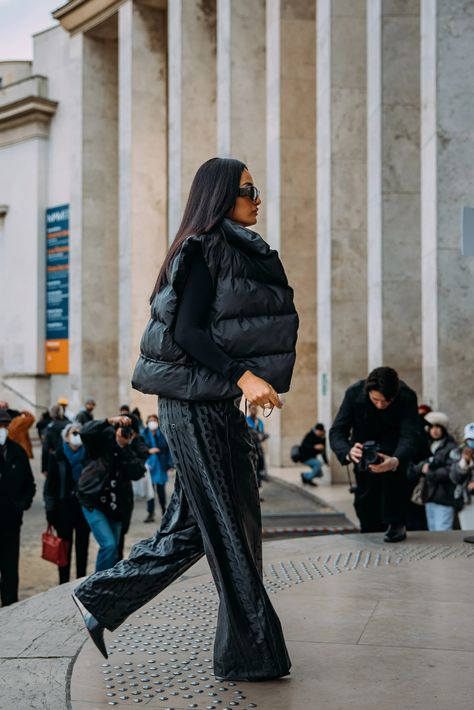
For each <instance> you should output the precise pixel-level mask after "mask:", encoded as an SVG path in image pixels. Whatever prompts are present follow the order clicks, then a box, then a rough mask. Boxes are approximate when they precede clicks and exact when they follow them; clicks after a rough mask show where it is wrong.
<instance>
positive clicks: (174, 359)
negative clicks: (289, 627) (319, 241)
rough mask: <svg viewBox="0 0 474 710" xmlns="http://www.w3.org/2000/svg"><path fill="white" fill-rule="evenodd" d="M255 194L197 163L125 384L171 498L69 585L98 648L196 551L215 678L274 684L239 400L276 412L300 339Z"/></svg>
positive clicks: (220, 165)
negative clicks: (210, 592) (148, 524)
mask: <svg viewBox="0 0 474 710" xmlns="http://www.w3.org/2000/svg"><path fill="white" fill-rule="evenodd" d="M259 204H260V198H259V190H258V188H257V187H256V186H255V185H254V183H253V179H252V176H251V175H250V173H249V171H248V169H247V167H246V166H245V165H244V164H243V163H242V162H240V161H238V160H234V159H231V158H213V159H211V160H209V161H207V162H206V163H204V164H203V165H202V166H201V167H200V168H199V170H198V171H197V173H196V176H195V178H194V180H193V183H192V186H191V191H190V195H189V199H188V202H187V205H186V208H185V211H184V216H183V220H182V223H181V226H180V228H179V231H178V234H177V235H176V237H175V239H174V241H173V243H172V245H171V247H170V249H169V251H168V254H167V256H166V258H165V261H164V263H163V266H162V268H161V271H160V274H159V276H158V279H157V283H156V285H155V289H154V291H153V294H152V296H151V302H152V319H151V320H150V322H149V324H148V326H147V330H146V333H145V335H144V337H143V338H142V354H141V357H140V360H139V363H138V365H137V367H136V369H135V373H134V376H133V380H132V382H133V385H134V387H135V388H136V389H139V390H140V391H143V392H148V393H149V394H157V395H159V409H160V411H159V418H160V426H161V428H162V431H163V433H164V435H165V437H166V440H167V442H168V445H169V447H170V450H171V454H172V457H173V461H174V463H175V465H176V471H177V476H176V482H175V491H174V493H173V497H172V499H171V501H170V503H169V505H168V507H167V509H166V513H165V516H164V518H163V521H162V524H161V527H160V530H159V531H158V532H157V534H156V535H155V537H153V538H148V539H147V540H142V541H141V542H140V543H137V545H135V546H134V547H133V548H132V551H131V553H130V557H129V559H128V560H124V561H123V562H120V563H119V564H117V565H116V566H115V567H114V568H113V569H112V570H108V571H107V573H106V574H105V573H99V574H96V575H93V576H92V577H90V578H89V579H87V580H85V581H84V582H83V583H82V584H81V585H79V587H77V588H76V590H75V594H76V595H77V597H78V599H79V601H80V603H82V605H83V607H85V609H86V610H87V613H86V614H85V617H84V618H85V621H86V626H87V629H88V630H89V632H90V634H91V636H92V639H93V641H94V643H95V644H96V645H97V647H98V648H99V649H100V651H101V652H102V653H103V654H104V655H106V653H107V651H106V648H105V644H104V640H103V632H104V627H106V628H108V629H115V628H117V626H119V625H120V624H121V623H122V622H123V621H124V620H125V619H126V618H127V617H128V616H129V615H130V614H132V613H133V612H134V611H136V610H137V609H138V608H139V607H141V606H142V605H143V604H145V603H146V602H147V601H148V600H150V599H152V598H154V597H155V596H156V595H157V594H158V593H159V592H160V591H161V590H163V589H164V588H165V587H166V586H167V585H168V584H170V583H171V582H172V581H173V580H174V579H176V578H177V577H178V576H180V575H181V574H183V572H185V570H187V569H188V568H189V567H190V566H191V565H192V564H194V562H196V560H198V559H199V558H200V557H202V555H203V554H204V551H205V552H206V554H207V556H208V557H209V562H210V567H211V570H212V573H213V575H214V578H215V581H216V586H217V589H218V593H219V597H220V601H221V605H220V613H219V619H218V625H217V634H216V642H215V652H214V673H215V676H216V677H217V678H222V679H227V680H232V679H238V680H239V681H242V680H247V681H251V680H260V681H264V680H270V679H275V678H277V677H280V676H285V675H287V674H288V672H289V668H290V665H291V663H290V659H289V656H288V652H287V649H286V645H285V642H284V638H283V633H282V629H281V625H280V622H279V619H278V617H277V615H276V613H275V610H274V609H273V606H272V604H271V601H270V599H269V597H268V594H267V592H266V590H265V587H264V584H263V579H262V548H261V516H260V504H259V500H258V487H257V484H256V475H255V448H254V445H253V443H252V440H251V438H250V434H249V429H248V426H247V424H246V422H245V415H244V414H243V413H242V412H241V411H240V409H239V403H240V399H241V397H242V394H243V395H244V397H245V398H246V399H247V401H248V402H249V403H251V404H257V405H259V406H261V407H264V406H266V407H268V408H269V409H270V410H271V408H272V407H278V408H280V407H281V406H282V402H281V399H280V397H279V395H278V392H286V391H288V389H289V386H290V381H291V376H292V371H293V366H294V361H295V344H296V336H297V329H298V316H297V313H296V310H295V308H294V305H293V291H292V289H291V287H289V285H288V281H287V278H286V275H285V272H284V269H283V265H282V264H281V261H280V259H279V257H278V254H277V252H276V251H274V250H273V249H271V248H270V246H269V245H268V243H267V242H265V241H264V240H263V239H262V238H261V237H260V236H259V235H258V234H257V233H256V232H255V231H253V230H250V229H247V227H250V226H251V225H253V224H255V222H256V221H257V213H258V208H259Z"/></svg>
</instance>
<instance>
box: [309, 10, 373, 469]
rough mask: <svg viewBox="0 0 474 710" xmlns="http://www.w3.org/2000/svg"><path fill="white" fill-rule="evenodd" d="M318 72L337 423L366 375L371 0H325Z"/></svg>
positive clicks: (324, 311)
mask: <svg viewBox="0 0 474 710" xmlns="http://www.w3.org/2000/svg"><path fill="white" fill-rule="evenodd" d="M317 68H318V74H317V87H318V88H317V151H318V166H317V229H318V255H317V258H318V272H317V298H318V339H317V340H318V419H320V420H321V421H323V422H324V423H325V424H326V426H330V424H331V422H332V420H333V418H334V414H335V412H336V411H337V409H338V407H339V405H340V403H341V401H342V397H343V395H344V391H345V389H346V388H347V387H348V386H349V385H350V384H351V383H352V382H354V381H355V380H357V379H359V378H362V377H364V376H366V374H367V224H366V213H367V197H366V194H367V188H366V179H367V178H366V128H367V126H366V17H365V2H362V1H361V0H354V1H353V2H350V3H335V2H331V1H330V0H318V3H317ZM334 472H335V475H336V478H337V477H339V475H340V473H341V472H339V471H338V469H337V467H336V466H335V467H334Z"/></svg>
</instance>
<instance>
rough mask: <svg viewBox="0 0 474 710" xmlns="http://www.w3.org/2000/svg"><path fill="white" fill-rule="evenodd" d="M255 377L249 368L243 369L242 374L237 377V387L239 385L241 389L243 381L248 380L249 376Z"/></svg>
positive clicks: (243, 384)
mask: <svg viewBox="0 0 474 710" xmlns="http://www.w3.org/2000/svg"><path fill="white" fill-rule="evenodd" d="M252 377H255V375H254V374H253V373H252V372H250V370H245V372H244V374H243V375H241V376H240V377H239V379H238V380H237V382H236V385H237V387H240V389H242V388H243V387H245V383H246V382H248V381H249V379H250V378H252Z"/></svg>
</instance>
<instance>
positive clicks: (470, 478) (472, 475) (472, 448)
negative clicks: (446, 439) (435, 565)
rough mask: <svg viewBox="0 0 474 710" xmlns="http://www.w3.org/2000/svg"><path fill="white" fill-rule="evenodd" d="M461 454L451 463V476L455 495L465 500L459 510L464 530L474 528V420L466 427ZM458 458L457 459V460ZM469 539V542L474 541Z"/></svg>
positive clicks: (456, 497) (457, 498)
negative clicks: (473, 498)
mask: <svg viewBox="0 0 474 710" xmlns="http://www.w3.org/2000/svg"><path fill="white" fill-rule="evenodd" d="M459 454H460V455H459V456H457V457H455V460H454V461H453V462H452V463H451V471H450V478H451V480H452V482H453V483H454V485H455V486H456V489H455V492H454V497H455V499H456V501H458V500H459V498H461V499H462V500H463V502H464V506H463V508H462V510H460V511H459V522H460V524H461V529H462V530H474V503H473V500H472V496H473V494H474V422H470V423H469V424H466V426H465V427H464V440H463V444H462V446H461V447H460V451H459ZM456 459H457V460H456ZM473 541H474V540H473V539H469V540H468V542H473Z"/></svg>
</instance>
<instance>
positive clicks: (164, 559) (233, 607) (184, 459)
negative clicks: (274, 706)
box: [75, 398, 291, 680]
mask: <svg viewBox="0 0 474 710" xmlns="http://www.w3.org/2000/svg"><path fill="white" fill-rule="evenodd" d="M160 426H161V429H162V431H163V433H164V435H165V437H166V439H167V441H168V445H169V447H170V451H171V454H172V457H173V460H174V463H175V465H176V471H177V476H176V484H175V490H174V493H173V496H172V498H171V500H170V503H169V506H168V508H167V509H166V513H165V515H164V518H163V521H162V524H161V527H160V529H159V531H158V532H157V533H156V535H155V536H154V537H151V538H148V539H146V540H142V541H140V542H139V543H137V544H136V545H134V546H133V548H132V550H131V552H130V557H129V559H128V560H122V561H121V562H118V563H117V564H116V565H115V566H114V567H112V568H111V569H108V570H104V571H103V572H98V573H96V574H93V575H92V576H91V577H89V578H88V579H86V580H85V581H84V582H83V583H82V584H80V585H79V586H78V587H77V589H76V590H75V593H76V595H77V597H78V598H79V599H80V601H81V602H82V603H83V604H84V606H85V607H86V609H88V610H89V611H90V612H91V613H92V614H93V615H94V616H95V617H96V618H97V619H98V621H99V622H100V623H101V624H102V625H103V626H105V627H106V628H108V629H109V630H114V629H116V628H117V627H118V626H119V625H120V624H121V623H123V622H124V621H125V619H126V618H127V617H128V616H129V615H130V614H132V613H133V612H134V611H136V610H137V609H139V608H140V607H141V606H143V604H145V603H146V602H148V601H150V600H151V599H153V598H154V597H155V596H156V595H157V594H158V593H159V592H161V591H162V590H163V589H164V588H165V587H167V586H168V585H169V584H170V583H171V582H173V581H174V580H175V579H176V578H177V577H179V576H180V575H181V574H183V573H184V572H185V571H186V570H187V569H188V568H189V567H191V565H193V564H194V563H195V562H196V561H197V560H198V559H199V558H200V557H201V556H202V555H203V554H204V553H205V554H206V556H207V559H208V561H209V565H210V568H211V571H212V575H213V577H214V581H215V584H216V587H217V591H218V594H219V599H220V607H219V614H218V620H217V630H216V639H215V645H214V672H215V674H216V676H218V677H221V678H228V679H232V678H235V679H241V680H263V679H266V678H273V677H278V676H282V675H286V674H287V673H288V671H289V669H290V666H291V663H290V659H289V657H288V653H287V650H286V646H285V641H284V639H283V633H282V630H281V625H280V621H279V619H278V617H277V615H276V613H275V610H274V609H273V607H272V605H271V602H270V600H269V598H268V595H267V593H266V591H265V588H264V586H263V581H262V554H261V550H262V544H261V516H260V503H259V494H258V487H257V479H256V472H255V447H254V444H253V442H252V439H251V437H250V434H249V431H248V428H247V423H246V421H245V417H244V415H243V414H242V412H240V410H239V409H238V403H237V402H236V401H234V400H232V399H227V400H221V401H212V402H191V401H179V400H171V399H163V398H162V399H160Z"/></svg>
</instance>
